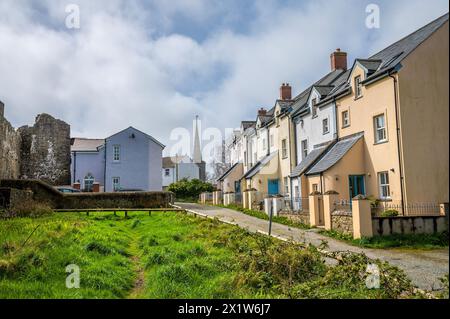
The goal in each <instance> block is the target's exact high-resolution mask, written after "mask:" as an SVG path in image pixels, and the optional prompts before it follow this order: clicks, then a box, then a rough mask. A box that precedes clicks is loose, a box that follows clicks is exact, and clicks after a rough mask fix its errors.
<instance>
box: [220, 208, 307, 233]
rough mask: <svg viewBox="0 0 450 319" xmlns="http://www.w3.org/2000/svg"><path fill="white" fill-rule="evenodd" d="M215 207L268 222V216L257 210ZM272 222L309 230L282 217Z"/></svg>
mask: <svg viewBox="0 0 450 319" xmlns="http://www.w3.org/2000/svg"><path fill="white" fill-rule="evenodd" d="M216 206H217V207H222V208H228V209H232V210H236V211H239V212H241V213H244V214H246V215H249V216H253V217H256V218H259V219H264V220H269V216H268V215H267V214H266V213H264V212H261V211H257V210H250V209H246V208H243V207H241V206H239V205H228V206H225V205H216ZM272 221H273V222H274V223H278V224H283V225H286V226H291V227H295V228H301V229H310V228H311V227H310V226H308V225H306V224H303V223H300V222H297V221H293V220H291V219H289V218H287V217H284V216H273V218H272Z"/></svg>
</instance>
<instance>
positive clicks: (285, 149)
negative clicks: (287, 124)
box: [281, 138, 288, 159]
mask: <svg viewBox="0 0 450 319" xmlns="http://www.w3.org/2000/svg"><path fill="white" fill-rule="evenodd" d="M281 157H282V158H283V159H284V158H287V157H288V146H287V139H285V138H284V139H283V140H282V141H281Z"/></svg>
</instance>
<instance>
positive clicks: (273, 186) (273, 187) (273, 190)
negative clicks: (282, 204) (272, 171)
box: [268, 179, 279, 195]
mask: <svg viewBox="0 0 450 319" xmlns="http://www.w3.org/2000/svg"><path fill="white" fill-rule="evenodd" d="M268 189H269V195H278V194H279V191H278V179H269V181H268Z"/></svg>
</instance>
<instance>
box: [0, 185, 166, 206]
mask: <svg viewBox="0 0 450 319" xmlns="http://www.w3.org/2000/svg"><path fill="white" fill-rule="evenodd" d="M3 188H4V189H6V188H10V189H17V190H23V191H30V192H31V193H32V194H33V196H32V199H33V200H34V201H35V202H38V203H42V204H47V205H48V206H50V207H52V208H54V209H91V208H92V209H94V208H136V209H139V208H169V207H170V204H172V203H173V200H174V198H173V197H174V195H173V193H171V192H135V193H80V194H63V193H60V192H58V191H57V190H56V189H54V188H53V187H51V186H50V185H48V184H46V183H44V182H42V181H38V180H1V181H0V189H3Z"/></svg>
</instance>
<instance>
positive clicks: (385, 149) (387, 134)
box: [306, 14, 449, 214]
mask: <svg viewBox="0 0 450 319" xmlns="http://www.w3.org/2000/svg"><path fill="white" fill-rule="evenodd" d="M448 36H449V34H448V14H447V15H445V16H443V17H441V18H439V19H437V20H435V21H433V22H431V23H430V24H428V25H427V26H425V27H423V28H421V29H419V30H417V31H416V32H414V33H413V34H411V35H409V36H407V37H405V38H403V39H401V40H400V41H398V42H396V43H394V44H393V45H391V46H389V47H388V48H386V49H384V50H382V51H380V52H379V53H377V54H375V55H373V56H371V57H370V58H368V59H357V60H356V61H355V63H354V65H353V67H352V68H351V70H350V72H349V74H348V78H347V80H346V81H345V82H343V83H342V84H341V85H340V86H337V87H336V88H335V89H334V90H333V91H332V92H330V94H329V95H328V97H327V98H325V99H323V100H322V101H321V102H319V104H318V107H321V106H322V105H325V104H327V103H329V102H330V101H333V100H334V101H336V106H337V113H336V114H337V125H338V126H337V127H338V132H337V133H338V134H337V138H338V141H337V142H336V144H334V145H333V147H331V148H330V149H329V150H327V152H326V153H325V155H324V156H323V157H322V158H321V159H320V160H319V161H318V162H317V163H316V164H315V165H313V166H312V167H311V168H310V169H309V170H308V171H307V172H306V176H308V187H309V189H313V190H317V191H319V192H321V193H326V192H328V191H336V192H338V193H339V196H340V198H342V199H350V198H353V197H355V196H356V195H359V194H362V195H366V196H373V197H375V198H378V199H382V200H383V201H387V202H390V203H392V204H397V205H399V207H402V208H401V209H400V210H401V211H402V212H403V213H405V214H409V213H414V212H412V211H410V210H412V208H411V207H412V206H413V205H414V204H417V203H438V204H441V203H448V201H449V198H448V194H449V187H448V183H449V179H448V163H449V157H448V153H449V148H448V143H449V135H448V134H449V122H448V116H449V99H448V85H449V80H448V68H449V64H448V57H449V50H448ZM403 208H404V209H403Z"/></svg>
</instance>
